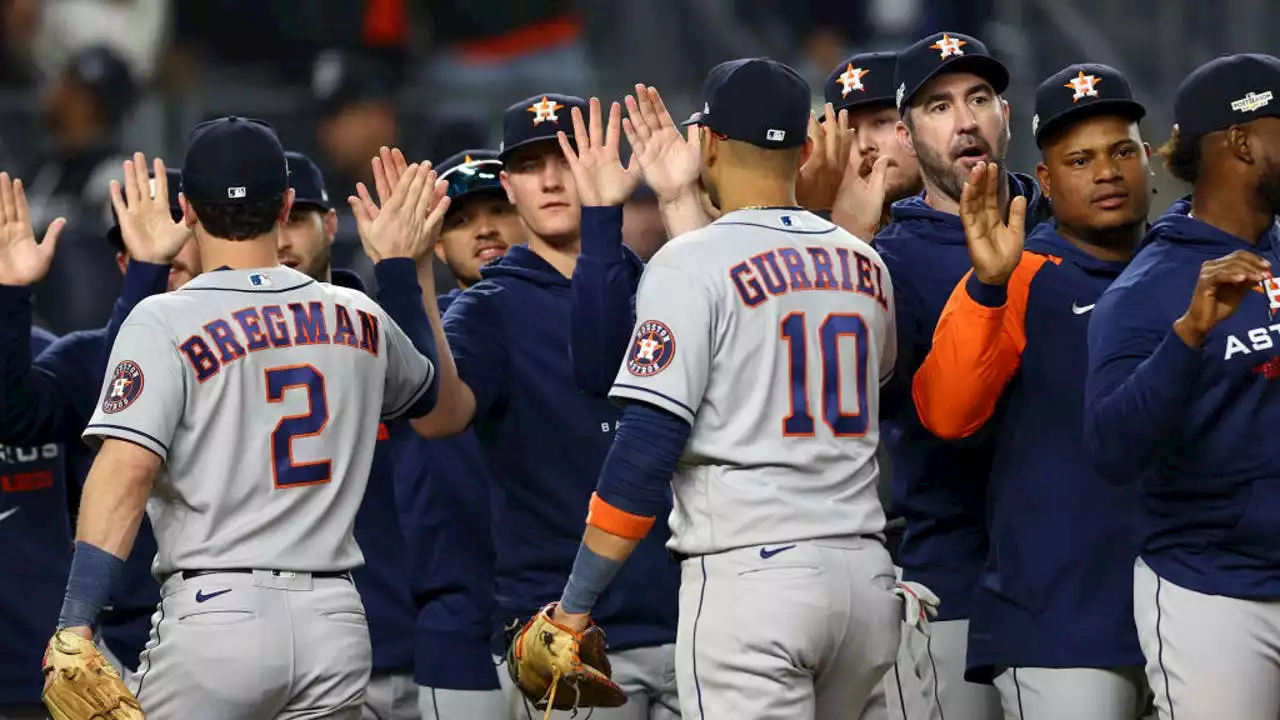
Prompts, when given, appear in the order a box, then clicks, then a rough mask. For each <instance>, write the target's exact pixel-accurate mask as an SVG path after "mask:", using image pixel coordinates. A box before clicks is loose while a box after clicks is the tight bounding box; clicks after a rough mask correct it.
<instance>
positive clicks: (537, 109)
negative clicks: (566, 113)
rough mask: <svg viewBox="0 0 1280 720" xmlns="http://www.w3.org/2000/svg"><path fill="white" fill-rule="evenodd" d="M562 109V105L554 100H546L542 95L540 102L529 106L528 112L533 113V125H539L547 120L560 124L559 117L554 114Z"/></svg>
mask: <svg viewBox="0 0 1280 720" xmlns="http://www.w3.org/2000/svg"><path fill="white" fill-rule="evenodd" d="M563 107H564V105H561V104H560V103H558V102H555V101H554V100H548V99H547V96H546V95H543V96H542V101H541V102H536V103H534V104H532V105H530V106H529V112H531V113H533V124H534V125H541V124H542V123H543V122H545V121H547V120H550V121H551V122H560V116H559V115H557V114H556V111H557V110H559V109H561V108H563Z"/></svg>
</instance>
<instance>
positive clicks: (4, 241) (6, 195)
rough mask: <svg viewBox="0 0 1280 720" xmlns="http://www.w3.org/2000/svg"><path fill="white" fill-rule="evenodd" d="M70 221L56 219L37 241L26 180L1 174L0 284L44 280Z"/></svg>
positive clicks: (27, 284)
mask: <svg viewBox="0 0 1280 720" xmlns="http://www.w3.org/2000/svg"><path fill="white" fill-rule="evenodd" d="M66 224H67V221H66V218H58V219H56V220H54V221H53V222H52V223H50V224H49V228H48V229H47V230H45V233H44V240H43V241H41V242H40V243H39V244H37V243H36V234H35V231H34V230H32V229H31V213H30V210H29V208H28V206H27V194H26V193H25V192H24V191H23V189H22V181H21V180H10V179H9V173H0V285H12V286H15V287H26V286H29V285H34V284H36V283H37V282H39V281H40V280H42V279H44V276H45V274H46V273H48V272H49V264H50V263H52V262H53V253H54V250H56V249H57V246H58V235H59V234H61V233H62V228H63V227H65V226H66Z"/></svg>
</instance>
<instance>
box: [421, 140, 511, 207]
mask: <svg viewBox="0 0 1280 720" xmlns="http://www.w3.org/2000/svg"><path fill="white" fill-rule="evenodd" d="M436 172H437V173H438V174H439V177H440V179H441V180H444V181H445V182H447V183H448V184H449V190H448V194H449V198H450V199H451V200H458V199H460V198H464V197H467V196H469V195H474V194H476V193H489V194H493V195H499V196H501V197H502V198H503V199H506V193H507V191H506V190H504V189H502V179H501V178H500V175H501V174H502V161H501V160H499V159H498V153H496V152H494V151H492V150H463V151H462V152H460V153H456V154H454V155H450V156H449V157H448V158H447V159H446V160H444V161H443V162H441V163H440V164H439V165H437V166H436Z"/></svg>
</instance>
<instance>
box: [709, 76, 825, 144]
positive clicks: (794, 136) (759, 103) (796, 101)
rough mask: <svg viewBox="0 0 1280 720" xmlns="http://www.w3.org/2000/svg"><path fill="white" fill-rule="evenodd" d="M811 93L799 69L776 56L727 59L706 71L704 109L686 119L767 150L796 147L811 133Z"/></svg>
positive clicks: (730, 137)
mask: <svg viewBox="0 0 1280 720" xmlns="http://www.w3.org/2000/svg"><path fill="white" fill-rule="evenodd" d="M812 97H813V96H812V93H811V92H810V91H809V83H807V82H805V80H804V78H803V77H801V76H800V73H798V72H796V71H795V70H793V69H791V68H790V67H788V66H786V65H784V64H782V63H780V62H778V61H776V60H771V59H769V58H742V59H740V60H730V61H728V62H722V63H720V64H719V65H717V66H715V67H713V68H711V72H709V73H707V80H706V82H705V83H704V84H703V88H702V98H703V105H702V112H696V113H694V114H693V117H691V118H689V119H688V120H686V121H685V122H684V124H685V125H701V126H703V127H705V128H707V129H708V130H711V131H712V132H714V133H718V134H720V135H723V136H725V137H727V138H729V139H730V140H739V141H741V142H745V143H750V144H752V145H755V146H756V147H761V148H766V149H771V150H776V149H782V148H795V147H800V146H802V145H804V143H805V140H806V139H807V138H808V137H809V115H810V113H811V112H812V106H811V103H812Z"/></svg>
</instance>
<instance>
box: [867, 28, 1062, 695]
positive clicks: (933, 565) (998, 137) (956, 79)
mask: <svg viewBox="0 0 1280 720" xmlns="http://www.w3.org/2000/svg"><path fill="white" fill-rule="evenodd" d="M894 82H895V83H896V84H897V91H896V94H897V97H896V100H897V105H898V112H899V116H900V118H901V123H900V125H899V126H898V127H899V128H900V129H899V138H900V140H901V141H902V142H903V143H905V144H906V146H907V147H908V149H909V151H910V152H911V154H912V155H914V156H915V157H916V159H917V160H918V162H919V163H920V174H921V176H922V179H923V183H924V188H925V189H924V192H923V193H922V194H921V195H918V196H915V197H912V198H908V199H906V200H901V201H899V202H897V203H895V204H894V205H893V208H892V221H891V222H890V223H889V224H888V225H887V226H885V227H884V229H882V230H881V231H880V233H879V234H877V235H876V238H875V246H876V249H877V250H878V251H879V252H880V256H881V257H882V258H883V259H884V263H885V265H886V267H888V269H889V273H890V274H891V275H892V276H893V281H894V288H895V289H896V291H897V303H898V304H897V314H898V316H897V327H898V359H897V363H898V366H897V370H896V372H895V377H896V378H897V379H898V383H897V384H895V385H893V386H891V387H890V388H887V389H886V391H885V395H886V399H885V403H886V405H889V406H890V408H891V409H890V414H891V416H890V417H888V418H887V419H886V420H885V426H886V434H885V439H886V444H888V446H889V450H890V452H891V454H892V457H893V472H894V482H893V496H892V505H893V508H894V510H895V512H898V513H901V515H902V516H903V517H904V518H906V523H907V526H906V532H905V534H904V536H903V540H902V546H901V548H900V550H899V553H898V562H899V563H900V564H901V566H902V577H903V579H904V580H906V581H914V582H918V583H922V584H924V585H926V586H927V587H928V588H930V589H931V590H932V591H933V592H935V593H936V594H937V596H938V597H940V598H941V599H942V605H941V607H940V609H939V616H938V622H936V623H934V624H933V626H932V635H931V637H930V638H929V640H928V642H927V643H926V642H925V641H924V637H923V636H922V635H921V634H920V633H906V634H904V635H903V637H904V638H905V640H904V641H905V642H906V643H907V645H908V647H906V648H904V653H905V654H906V655H908V656H909V657H910V658H911V659H913V660H914V664H915V668H914V671H913V670H912V669H911V668H902V667H899V668H898V670H899V672H902V673H908V672H909V673H912V674H914V675H915V676H916V679H919V680H920V681H922V682H924V683H926V687H927V688H929V694H930V696H931V697H932V698H933V699H934V701H935V703H934V704H935V705H937V706H938V709H939V711H940V714H941V715H942V716H943V717H945V718H946V720H988V719H990V718H996V717H999V715H1000V701H999V697H998V695H997V693H996V692H995V690H994V688H991V687H990V686H987V685H979V684H977V683H967V682H965V680H964V673H965V656H966V650H965V647H966V642H967V636H968V618H969V613H970V608H971V596H972V594H973V592H974V590H975V589H976V588H977V586H978V579H979V576H980V574H981V571H982V566H983V563H984V561H985V559H986V557H987V536H986V518H985V510H984V503H985V497H986V493H985V491H986V487H987V479H988V476H989V473H990V470H991V457H992V443H991V438H990V433H979V434H978V435H977V436H975V437H974V438H971V439H967V440H965V441H961V442H943V441H941V440H939V439H938V438H937V437H936V436H934V435H933V434H931V433H930V432H928V431H927V430H926V429H924V428H923V427H922V426H921V425H920V421H919V418H918V417H917V416H916V412H915V408H914V407H913V406H912V404H911V401H910V397H909V391H910V387H909V385H910V379H911V377H912V376H913V375H914V374H915V370H916V368H917V367H918V365H919V363H920V362H921V361H922V360H923V359H924V357H925V355H926V354H927V353H928V350H929V345H930V342H931V340H932V338H933V329H934V326H935V325H936V323H937V319H938V315H939V314H940V313H941V312H942V308H943V306H944V305H945V304H946V302H947V298H948V297H949V296H950V294H951V291H952V289H953V288H955V286H956V283H958V282H959V281H960V278H961V277H962V276H963V275H964V274H965V273H966V272H968V271H969V269H970V267H971V265H970V260H969V254H968V252H967V250H966V248H965V243H964V230H963V228H962V226H961V222H960V217H959V214H958V213H959V202H960V194H961V190H962V189H963V187H964V183H965V179H966V178H967V177H968V174H969V171H970V170H972V169H973V167H974V166H975V165H976V164H977V163H979V162H994V163H997V164H999V163H1002V162H1003V160H1004V157H1005V151H1006V149H1007V147H1008V143H1009V121H1008V118H1009V114H1008V105H1007V104H1006V102H1005V100H1004V99H1003V97H1001V95H1000V93H1002V92H1003V91H1004V90H1005V88H1006V87H1007V86H1008V84H1009V73H1008V71H1007V70H1006V69H1005V67H1004V65H1002V64H1001V63H1000V62H999V61H998V60H996V59H995V58H993V57H991V55H990V54H989V53H988V52H987V49H986V46H985V45H983V44H982V43H981V42H980V41H978V40H977V39H976V38H972V37H969V36H968V35H961V34H959V33H951V32H941V33H935V34H933V35H930V36H928V37H926V38H924V39H922V40H920V41H918V42H916V43H915V44H913V45H911V46H910V47H908V48H906V49H905V50H903V51H901V52H900V53H899V54H898V62H897V64H896V66H895V69H894ZM998 184H999V188H998V189H999V197H1000V204H1001V205H1004V204H1005V203H1007V202H1008V198H1009V197H1016V196H1025V197H1027V200H1028V203H1027V207H1028V209H1027V224H1028V226H1029V227H1034V226H1035V224H1037V223H1039V221H1040V220H1041V219H1043V218H1044V217H1046V214H1047V209H1046V208H1047V203H1046V202H1044V200H1043V199H1042V198H1041V197H1040V192H1039V189H1038V187H1037V185H1036V181H1035V178H1032V177H1030V176H1027V175H1018V174H1014V173H1005V175H1004V180H1003V181H1001V182H1000V183H998ZM904 683H906V684H909V685H910V684H914V683H915V679H912V680H911V681H910V682H908V681H907V680H904Z"/></svg>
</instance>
